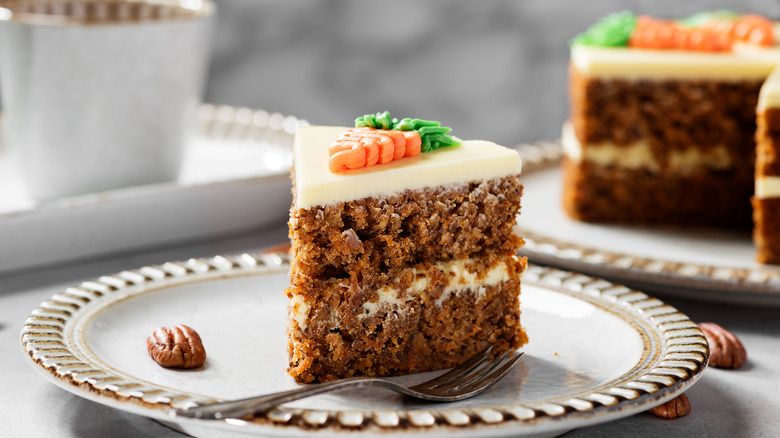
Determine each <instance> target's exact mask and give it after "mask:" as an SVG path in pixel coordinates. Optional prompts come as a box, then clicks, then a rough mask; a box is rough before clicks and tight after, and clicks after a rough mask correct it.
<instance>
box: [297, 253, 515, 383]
mask: <svg viewBox="0 0 780 438" xmlns="http://www.w3.org/2000/svg"><path fill="white" fill-rule="evenodd" d="M496 263H500V264H505V265H506V266H507V278H506V279H505V280H502V281H500V282H498V283H496V284H490V285H480V286H475V287H472V286H464V287H462V288H455V289H450V288H448V278H447V275H446V273H445V272H444V271H441V270H438V269H437V268H436V267H435V266H433V265H430V264H428V265H427V276H428V280H427V282H426V287H425V288H423V289H421V290H418V291H416V293H415V294H414V297H413V299H412V297H406V296H405V295H406V294H408V293H409V291H410V282H413V281H414V277H413V276H411V275H407V276H405V278H402V279H401V280H400V281H399V283H398V284H397V285H396V287H397V290H396V291H395V293H397V295H395V293H394V294H393V296H392V297H391V299H386V300H381V299H379V297H378V294H379V292H378V291H377V290H376V289H374V288H371V287H363V286H361V285H359V284H358V282H357V281H355V280H351V279H345V280H341V281H331V282H328V281H323V282H315V284H314V287H313V288H311V289H312V290H311V291H310V293H313V294H316V299H312V300H308V308H307V309H306V313H307V314H308V318H307V319H306V320H307V324H306V325H301V324H298V323H295V322H293V323H291V324H290V333H289V335H290V338H291V344H290V367H289V372H290V374H291V375H293V376H294V377H295V378H296V379H298V380H299V381H303V382H311V381H315V380H318V381H327V380H333V379H336V378H342V377H350V376H385V375H394V374H405V373H413V372H419V371H428V370H434V369H440V368H447V367H451V366H455V365H457V364H459V363H460V362H462V361H463V360H465V359H467V358H468V357H470V356H472V355H474V354H475V353H477V352H478V351H480V350H482V349H483V348H485V347H487V346H489V345H492V346H494V348H495V349H496V350H497V351H499V352H503V351H506V350H508V349H515V348H518V347H520V346H521V345H523V344H525V343H526V342H527V337H526V335H525V332H524V330H523V329H522V327H521V326H520V308H519V302H518V294H519V292H520V273H521V272H522V271H523V269H524V268H525V260H523V259H517V258H516V257H514V256H509V257H505V258H503V259H499V260H497V262H496ZM425 265H426V264H422V266H421V267H420V268H421V270H423V271H425V270H426V269H425V268H424V267H423V266H425ZM475 272H479V271H475ZM334 312H335V314H334Z"/></svg>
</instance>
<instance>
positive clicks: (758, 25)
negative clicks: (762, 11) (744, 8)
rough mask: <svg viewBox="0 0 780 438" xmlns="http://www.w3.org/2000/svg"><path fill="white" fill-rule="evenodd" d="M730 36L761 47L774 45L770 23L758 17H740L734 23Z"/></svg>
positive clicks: (766, 19)
mask: <svg viewBox="0 0 780 438" xmlns="http://www.w3.org/2000/svg"><path fill="white" fill-rule="evenodd" d="M731 35H732V36H733V37H734V38H735V39H738V40H740V41H746V42H750V43H753V44H758V45H761V46H771V45H773V44H774V43H775V35H774V27H773V25H772V21H771V20H769V19H768V18H766V17H762V16H760V15H742V16H741V17H739V18H738V19H737V20H736V21H735V22H734V27H733V29H732V31H731Z"/></svg>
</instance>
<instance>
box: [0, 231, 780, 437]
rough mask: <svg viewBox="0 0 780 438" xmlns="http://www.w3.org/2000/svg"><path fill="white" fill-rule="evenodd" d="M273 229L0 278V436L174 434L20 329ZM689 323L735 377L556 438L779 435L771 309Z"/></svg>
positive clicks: (709, 311)
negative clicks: (80, 293) (88, 292)
mask: <svg viewBox="0 0 780 438" xmlns="http://www.w3.org/2000/svg"><path fill="white" fill-rule="evenodd" d="M286 233H287V230H286V227H285V226H284V224H279V225H278V226H275V227H273V228H271V229H268V230H265V231H263V232H258V233H254V234H251V235H246V236H239V237H234V238H230V239H218V240H211V241H209V242H203V243H200V244H190V245H185V246H179V247H176V248H169V249H163V250H156V251H150V252H146V253H142V254H132V255H125V256H118V257H115V258H109V259H104V260H101V261H95V262H90V263H81V264H74V265H70V266H64V267H60V268H54V269H47V270H36V271H33V272H29V273H22V274H17V275H11V276H6V277H3V278H2V279H0V309H2V313H0V372H1V373H2V379H3V396H2V397H1V398H0V413H2V414H0V424H2V427H1V428H0V429H1V430H2V434H1V435H2V436H8V437H27V436H30V437H44V436H46V437H104V436H112V437H137V436H161V437H162V436H171V437H173V436H181V434H180V433H178V432H175V431H173V430H170V429H168V428H166V427H165V426H162V425H161V424H159V423H157V422H155V421H154V420H151V419H149V418H145V417H142V416H137V415H134V414H129V413H126V412H122V411H119V410H115V409H112V408H108V407H105V406H102V405H100V404H97V403H94V402H92V401H88V400H85V399H83V398H80V397H78V396H76V395H73V394H71V393H69V392H66V391H65V390H63V389H60V388H58V387H56V386H55V385H53V384H51V383H49V382H48V381H47V380H45V379H43V378H42V377H41V376H40V375H39V374H38V373H37V372H36V371H35V370H34V369H33V368H32V367H31V366H30V364H29V360H27V359H26V358H25V353H24V352H23V350H22V348H21V346H20V343H19V331H20V329H21V326H22V324H23V323H24V320H25V318H26V317H27V316H28V315H29V314H30V312H31V311H32V309H34V308H36V307H37V306H38V305H39V304H40V303H41V302H42V301H44V300H45V299H47V298H49V297H51V296H52V295H54V294H55V293H57V292H60V291H62V290H64V289H65V288H66V287H67V286H70V285H73V284H77V283H79V282H81V281H85V280H90V279H93V278H97V277H99V276H100V275H103V274H110V273H113V272H118V271H121V270H124V269H132V268H137V267H140V266H145V265H149V264H160V263H164V262H166V261H172V260H186V259H188V258H190V257H206V256H213V255H217V254H232V253H240V252H245V251H257V250H260V249H263V248H267V247H269V246H272V245H275V244H278V243H281V242H284V241H285V240H286ZM667 301H668V302H670V303H671V304H672V305H674V306H676V307H677V308H678V309H680V310H681V311H683V312H684V313H686V314H688V315H689V316H690V317H691V318H692V319H693V320H694V321H697V322H704V321H713V322H717V323H718V324H721V325H723V326H724V327H726V328H728V329H730V330H732V331H733V332H734V333H736V334H737V336H739V337H740V339H741V340H742V342H743V343H744V345H745V347H746V349H747V352H748V361H747V363H746V364H745V365H743V366H742V367H741V368H740V369H738V370H723V369H716V368H708V369H707V370H705V372H704V375H703V376H702V377H701V379H700V380H699V382H697V383H696V384H695V385H694V386H693V387H692V388H691V389H689V390H688V391H687V395H688V396H689V398H690V401H691V406H692V412H691V414H689V415H687V416H685V417H682V418H679V419H676V420H664V419H660V418H658V417H655V416H654V415H652V414H648V413H642V414H639V415H635V416H633V417H629V418H625V419H621V420H618V421H614V422H611V423H606V424H601V425H595V426H592V427H588V428H584V429H581V430H575V431H572V432H569V433H567V434H566V435H565V436H567V437H568V436H571V437H575V436H576V437H579V436H582V437H586V436H599V437H601V436H605V437H622V436H635V437H650V436H739V437H769V436H777V431H778V430H780V371H779V370H778V368H779V367H780V365H778V363H780V310H777V309H757V308H747V307H745V308H741V307H736V306H722V305H713V304H706V303H701V302H688V301H678V300H667Z"/></svg>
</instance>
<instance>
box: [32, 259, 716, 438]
mask: <svg viewBox="0 0 780 438" xmlns="http://www.w3.org/2000/svg"><path fill="white" fill-rule="evenodd" d="M289 268H290V265H289V261H288V255H287V254H282V253H275V254H256V255H251V254H243V255H238V256H228V257H222V256H218V257H214V258H210V259H192V260H189V261H186V262H171V263H166V264H163V265H159V266H148V267H143V268H140V269H133V270H127V271H123V272H120V273H117V274H112V275H105V276H103V277H100V278H99V279H96V280H94V281H87V282H84V283H82V284H80V285H77V286H74V287H71V288H68V289H67V290H64V291H62V292H61V293H58V294H56V295H54V296H53V297H51V298H50V299H49V300H47V301H45V302H43V303H42V304H41V305H40V307H39V308H37V309H34V310H33V311H32V314H31V315H30V316H29V318H28V319H27V321H26V322H25V325H24V327H23V328H22V333H21V340H22V347H23V349H24V351H25V353H26V354H27V357H28V358H29V359H30V363H31V365H32V366H33V367H34V368H35V369H36V370H37V371H38V372H39V373H40V374H42V375H43V376H44V377H45V378H47V379H48V380H50V381H52V382H53V383H55V384H56V385H58V386H60V387H62V388H64V389H66V390H67V391H70V392H72V393H74V394H76V395H78V396H80V397H83V398H86V399H90V400H93V401H96V402H98V403H101V404H104V405H107V406H111V407H114V408H116V409H119V410H122V411H127V412H133V413H136V414H139V415H144V416H147V417H150V418H154V419H156V420H158V421H160V422H163V423H164V424H166V425H169V426H170V427H172V428H175V429H177V430H180V431H183V432H185V433H188V434H191V435H194V436H214V435H219V436H226V437H227V436H247V435H257V436H264V437H290V436H301V435H306V436H308V433H309V432H316V433H315V434H314V435H316V436H329V437H338V436H352V435H354V434H355V433H356V432H358V431H359V432H361V433H363V434H364V435H368V436H382V437H444V436H447V437H450V436H463V437H480V436H527V435H534V436H557V435H559V434H561V433H563V432H565V431H567V430H571V429H574V428H579V427H583V426H589V425H594V424H598V423H602V422H606V421H611V420H615V419H618V418H622V417H626V416H630V415H633V414H636V413H639V412H642V411H645V410H647V409H649V408H651V407H653V406H655V405H658V404H660V403H663V402H665V401H667V400H669V399H671V398H673V397H675V396H677V395H679V394H680V393H682V392H683V391H685V390H686V389H687V388H688V387H690V385H692V384H693V383H694V382H696V381H697V379H698V378H699V377H700V376H701V374H702V371H703V370H704V368H705V367H706V365H707V361H708V356H709V352H708V349H707V341H706V340H705V338H704V337H703V335H702V333H701V331H699V329H698V328H697V327H696V324H694V323H693V322H692V321H691V320H690V319H689V318H688V317H687V316H685V315H683V314H681V313H680V312H678V311H677V310H676V309H675V308H673V307H671V306H669V305H666V304H664V303H663V302H662V301H660V300H658V299H655V298H650V297H648V296H647V295H645V294H643V293H640V292H636V291H632V290H630V289H628V288H626V287H622V286H616V285H614V284H612V283H609V282H607V281H604V280H599V279H595V278H591V277H587V276H584V275H582V274H576V273H571V272H565V271H560V270H557V269H552V268H541V267H538V266H529V268H528V271H526V273H525V274H524V277H523V293H522V303H523V304H522V309H523V315H522V318H523V325H524V326H525V327H526V328H527V331H528V335H529V338H530V342H529V343H528V344H527V345H526V346H524V347H523V349H522V350H523V351H524V352H525V355H524V356H523V359H522V360H521V362H520V363H518V365H517V366H516V367H515V368H514V369H513V370H512V371H511V373H510V374H508V375H507V377H505V378H504V379H503V380H502V381H500V382H499V383H498V384H497V385H496V386H495V387H493V388H491V389H490V390H489V391H487V392H486V393H484V394H482V395H480V396H478V397H475V398H472V399H468V400H464V401H460V402H455V403H438V404H436V403H424V402H419V401H413V400H409V399H406V398H403V397H402V396H400V395H398V394H396V393H394V392H390V391H381V390H376V389H373V390H369V391H364V390H354V391H349V392H341V393H334V394H329V395H323V396H317V397H312V398H309V399H304V400H300V401H297V402H295V403H290V404H287V405H284V406H283V407H280V408H276V409H274V410H272V411H270V412H268V413H267V414H263V415H261V416H260V417H259V418H257V419H256V420H253V421H244V420H225V421H214V420H199V419H188V418H171V417H169V415H168V413H167V411H168V410H169V409H170V408H171V407H172V406H173V407H183V406H187V405H190V404H192V403H207V402H210V401H215V400H219V399H234V398H240V397H247V396H251V395H258V394H263V393H270V392H275V391H280V390H285V389H290V388H293V387H296V386H297V384H296V383H295V382H294V381H293V379H292V378H291V377H290V376H288V375H287V373H286V367H287V359H286V350H287V338H286V334H285V326H286V320H287V310H286V307H287V298H286V297H285V295H284V292H283V290H284V288H285V287H287V285H288V270H289ZM176 324H186V325H189V326H190V327H192V328H193V329H195V330H196V331H197V332H198V333H199V334H200V336H201V338H202V339H203V343H204V346H205V348H206V352H207V356H208V358H207V360H206V363H205V365H204V366H203V367H202V368H200V369H195V370H186V371H176V370H169V369H164V368H162V367H160V366H158V365H157V364H156V363H155V362H154V361H153V360H152V359H151V358H150V357H149V355H148V354H147V352H146V342H145V340H146V337H147V336H149V334H151V333H152V331H154V330H155V329H156V328H158V327H161V326H172V325H176ZM433 375H435V373H421V374H416V375H410V376H404V377H398V378H396V379H399V380H400V381H402V382H403V383H417V382H421V381H424V380H427V379H429V378H431V377H432V376H433ZM364 435H361V436H364Z"/></svg>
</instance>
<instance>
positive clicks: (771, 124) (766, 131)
mask: <svg viewBox="0 0 780 438" xmlns="http://www.w3.org/2000/svg"><path fill="white" fill-rule="evenodd" d="M756 115H757V125H758V127H757V129H756V174H755V194H754V196H753V221H754V224H755V225H754V228H753V240H754V242H755V244H756V259H757V260H758V261H759V262H761V263H774V264H778V263H780V68H776V69H775V71H774V72H773V73H772V75H771V76H770V77H769V79H767V81H766V82H765V83H764V85H763V87H761V93H760V94H759V99H758V108H757V109H756Z"/></svg>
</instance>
